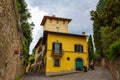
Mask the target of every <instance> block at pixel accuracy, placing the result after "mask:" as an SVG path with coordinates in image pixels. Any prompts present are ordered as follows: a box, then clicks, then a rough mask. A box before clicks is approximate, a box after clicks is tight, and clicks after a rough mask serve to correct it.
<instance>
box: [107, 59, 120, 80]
mask: <svg viewBox="0 0 120 80" xmlns="http://www.w3.org/2000/svg"><path fill="white" fill-rule="evenodd" d="M106 67H107V68H108V69H109V70H110V72H111V73H112V75H113V77H114V78H115V80H120V58H118V59H116V60H115V61H106Z"/></svg>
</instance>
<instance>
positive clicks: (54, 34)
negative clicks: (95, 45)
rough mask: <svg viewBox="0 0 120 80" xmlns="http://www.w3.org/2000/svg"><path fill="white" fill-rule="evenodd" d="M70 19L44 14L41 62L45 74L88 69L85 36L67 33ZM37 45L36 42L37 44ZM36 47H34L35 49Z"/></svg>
mask: <svg viewBox="0 0 120 80" xmlns="http://www.w3.org/2000/svg"><path fill="white" fill-rule="evenodd" d="M70 21H71V19H66V18H59V17H55V16H44V18H43V20H42V22H41V25H42V26H43V28H44V33H43V39H42V45H43V46H45V48H44V50H42V52H41V53H42V56H41V57H42V62H43V64H42V65H43V68H44V72H45V74H46V75H47V76H51V75H58V74H66V73H72V72H76V71H82V70H83V69H88V45H87V36H86V35H85V32H83V34H81V35H78V34H70V33H68V23H69V22H70ZM37 45H38V44H37ZM37 47H40V46H37ZM37 47H36V49H37Z"/></svg>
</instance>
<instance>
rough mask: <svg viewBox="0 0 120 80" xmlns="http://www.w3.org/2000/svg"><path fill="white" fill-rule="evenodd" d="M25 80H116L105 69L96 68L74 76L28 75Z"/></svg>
mask: <svg viewBox="0 0 120 80" xmlns="http://www.w3.org/2000/svg"><path fill="white" fill-rule="evenodd" d="M25 80H114V79H113V78H112V75H111V73H110V72H109V71H108V70H107V69H105V68H103V67H95V70H90V71H88V72H79V73H74V74H68V75H62V76H54V77H45V76H43V75H40V74H36V73H28V74H27V75H26V77H25Z"/></svg>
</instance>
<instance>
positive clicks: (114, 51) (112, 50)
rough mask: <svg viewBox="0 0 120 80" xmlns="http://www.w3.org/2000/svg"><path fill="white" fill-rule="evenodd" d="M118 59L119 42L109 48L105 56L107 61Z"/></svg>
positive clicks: (119, 51)
mask: <svg viewBox="0 0 120 80" xmlns="http://www.w3.org/2000/svg"><path fill="white" fill-rule="evenodd" d="M119 57H120V41H117V42H115V43H113V44H112V45H111V46H110V47H109V54H108V55H107V58H108V59H109V60H114V59H115V58H119Z"/></svg>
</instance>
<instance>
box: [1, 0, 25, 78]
mask: <svg viewBox="0 0 120 80" xmlns="http://www.w3.org/2000/svg"><path fill="white" fill-rule="evenodd" d="M21 33H22V32H21V29H20V26H19V14H18V11H17V7H16V0H0V80H15V78H16V77H17V76H19V75H21V74H23V72H24V71H23V59H20V53H21V51H22V44H23V41H22V34H21ZM14 50H18V51H19V54H14Z"/></svg>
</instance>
